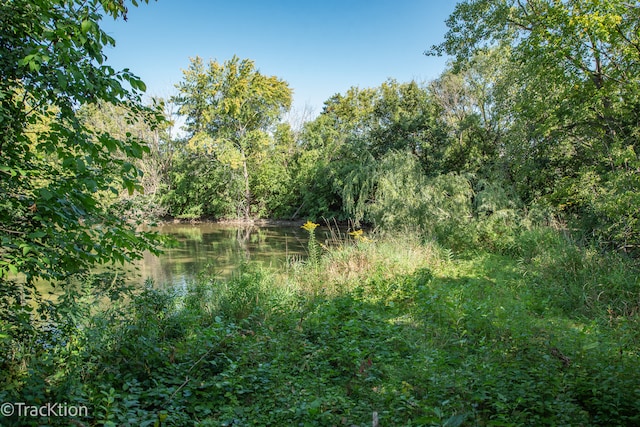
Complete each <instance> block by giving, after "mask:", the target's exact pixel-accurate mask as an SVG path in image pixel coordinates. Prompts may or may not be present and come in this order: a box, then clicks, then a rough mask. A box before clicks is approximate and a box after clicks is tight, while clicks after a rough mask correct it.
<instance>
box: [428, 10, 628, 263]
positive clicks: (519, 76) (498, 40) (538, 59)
mask: <svg viewBox="0 0 640 427" xmlns="http://www.w3.org/2000/svg"><path fill="white" fill-rule="evenodd" d="M639 10H640V9H638V8H637V7H636V6H634V5H631V4H629V3H628V2H624V1H618V0H612V1H587V2H579V1H569V2H556V1H548V0H545V1H535V2H534V1H525V2H519V1H518V2H515V1H493V0H475V1H466V2H462V3H460V4H458V5H457V6H456V9H455V11H454V13H453V14H452V15H451V17H450V18H449V19H448V21H447V25H448V27H449V31H448V33H447V34H446V35H445V41H444V42H443V43H442V44H440V45H438V46H435V47H434V48H433V49H432V51H431V53H444V52H446V53H448V54H451V55H454V56H455V57H456V62H455V64H454V70H456V71H460V72H462V73H465V72H467V71H465V70H469V69H473V68H474V67H475V65H474V61H476V59H477V58H478V56H480V57H482V56H486V55H487V52H489V53H488V54H489V55H492V53H491V49H498V52H501V53H502V57H503V58H509V59H510V60H509V62H502V61H495V63H496V64H497V65H498V71H497V72H494V73H493V75H495V76H497V77H498V79H497V80H495V83H496V85H495V86H494V87H493V88H491V92H492V94H493V96H494V99H495V105H496V106H497V107H498V109H497V111H498V113H499V114H498V117H503V118H505V119H506V118H508V119H507V120H503V121H502V122H498V123H499V124H500V126H499V128H498V130H499V133H498V135H504V136H503V137H502V138H501V139H502V141H504V143H503V144H501V145H502V150H501V151H502V153H501V154H502V160H501V163H502V164H503V165H504V167H503V169H504V170H506V171H507V177H508V179H509V181H510V182H511V183H513V184H514V186H515V187H516V188H517V190H518V193H519V195H520V197H521V198H522V199H523V200H524V201H525V202H526V203H536V202H539V201H543V203H546V204H548V205H550V206H552V207H554V208H555V209H556V210H557V211H559V212H561V213H562V214H563V215H564V217H565V218H567V219H568V220H569V221H571V222H572V223H573V224H575V225H578V226H580V227H581V228H583V229H584V230H585V232H586V233H587V234H590V235H591V236H594V237H595V238H596V239H597V240H598V241H599V242H600V243H602V244H605V245H606V246H607V247H610V248H616V249H619V250H623V251H626V252H631V253H633V252H635V251H636V248H637V242H636V239H635V237H633V236H637V235H638V229H637V224H638V223H637V220H636V218H635V217H636V215H635V212H637V211H638V204H637V200H636V199H635V197H633V195H632V194H635V193H637V192H638V187H637V185H638V182H637V180H636V179H635V178H634V176H637V173H630V171H631V169H629V166H630V165H635V164H637V161H638V156H637V153H638V145H637V143H638V138H637V122H638V117H639V114H640V110H639V109H638V105H640V102H639V100H640V92H639V91H638V75H639V74H638V71H639V70H640V55H639V51H638V48H637V47H638V44H639V39H638V34H640V33H639V31H638V29H639V28H638V25H639V24H638V22H639V21H640V20H639V19H638V17H639V15H638V13H639ZM482 70H484V71H483V74H485V75H487V76H491V75H492V73H491V72H490V71H489V72H486V71H487V68H486V67H484V68H482ZM488 80H489V81H491V78H490V77H489V78H488ZM505 137H506V138H505ZM631 168H632V169H633V166H631Z"/></svg>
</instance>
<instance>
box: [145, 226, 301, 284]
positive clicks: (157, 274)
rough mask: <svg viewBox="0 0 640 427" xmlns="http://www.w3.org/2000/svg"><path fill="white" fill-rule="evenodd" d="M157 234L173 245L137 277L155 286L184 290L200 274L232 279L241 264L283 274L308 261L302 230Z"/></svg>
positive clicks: (177, 229) (166, 230)
mask: <svg viewBox="0 0 640 427" xmlns="http://www.w3.org/2000/svg"><path fill="white" fill-rule="evenodd" d="M158 231H159V232H160V233H162V234H164V235H168V236H170V237H172V238H173V239H174V240H175V244H174V245H173V247H170V248H167V249H165V252H164V254H162V255H160V256H155V255H153V254H151V253H147V254H145V256H144V259H142V260H141V261H140V262H138V263H137V265H136V266H137V267H138V270H139V271H138V277H137V279H135V280H139V281H144V280H146V279H147V278H150V279H152V280H153V281H154V283H155V284H156V285H157V286H161V287H164V286H184V285H185V284H186V283H188V282H190V281H192V280H194V279H195V278H196V277H197V275H198V274H200V273H202V274H206V275H214V276H217V277H220V278H224V277H228V276H229V275H230V274H231V273H232V271H233V270H235V269H236V268H237V267H238V266H239V265H240V264H241V263H242V262H257V263H260V264H262V265H264V266H268V267H276V268H282V267H284V266H285V265H286V264H287V262H289V261H291V260H292V259H300V258H304V257H305V256H306V245H307V233H306V232H305V231H304V230H302V229H300V228H299V227H275V226H261V227H257V226H243V227H238V226H229V225H221V224H193V225H192V224H167V225H163V226H161V227H159V228H158Z"/></svg>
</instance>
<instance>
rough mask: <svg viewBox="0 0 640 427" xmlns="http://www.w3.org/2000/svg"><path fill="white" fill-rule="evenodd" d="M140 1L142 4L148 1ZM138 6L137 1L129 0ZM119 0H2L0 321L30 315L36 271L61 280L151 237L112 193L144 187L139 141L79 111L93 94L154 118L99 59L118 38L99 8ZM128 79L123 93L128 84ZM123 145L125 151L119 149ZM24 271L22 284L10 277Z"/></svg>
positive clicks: (117, 13) (150, 242)
mask: <svg viewBox="0 0 640 427" xmlns="http://www.w3.org/2000/svg"><path fill="white" fill-rule="evenodd" d="M144 1H145V3H146V2H147V1H148V0H144ZM130 3H131V4H132V5H134V6H136V5H137V1H135V0H131V2H130ZM126 13H127V7H126V4H125V2H124V1H123V0H11V1H6V0H3V1H1V2H0V22H2V27H1V30H0V99H1V105H0V224H1V225H0V240H1V245H0V306H1V307H0V311H1V313H0V320H4V321H7V322H8V323H5V324H0V325H2V326H3V327H4V326H6V325H7V324H11V323H12V322H18V321H21V320H20V319H24V315H25V313H27V315H26V317H27V318H29V314H28V313H29V312H30V310H31V309H30V306H29V304H28V303H26V302H25V299H28V298H29V297H30V296H35V297H37V295H38V292H37V291H36V288H35V282H36V281H37V280H38V279H44V280H47V281H52V282H54V283H57V284H58V285H60V286H63V287H64V286H65V285H66V284H67V283H68V282H69V281H70V280H71V279H72V278H74V277H78V276H82V275H84V274H86V273H87V272H88V270H89V269H90V268H91V267H92V266H95V265H97V264H104V263H114V262H121V263H125V262H127V261H130V260H132V259H134V258H137V257H140V256H142V252H143V251H144V250H146V249H153V248H155V245H156V243H157V241H156V239H155V237H154V236H153V235H152V234H148V233H139V232H137V231H136V228H135V224H128V223H127V220H126V218H124V217H123V216H121V215H120V213H119V210H118V209H117V208H116V207H114V206H113V205H112V204H111V203H110V202H109V201H110V198H109V197H108V195H109V194H118V193H119V192H120V190H121V189H122V188H126V189H127V190H128V191H129V192H134V191H136V190H139V189H140V185H139V181H138V180H139V178H140V173H139V171H138V169H137V168H136V167H135V166H134V164H133V161H134V160H135V159H139V158H140V157H141V156H142V154H143V153H144V152H145V151H147V148H146V147H145V146H144V144H142V143H141V142H140V141H138V140H136V139H135V138H133V137H132V136H129V135H127V136H126V137H125V138H121V139H119V138H114V137H113V136H111V135H110V134H108V133H106V132H98V131H93V130H91V129H89V128H87V127H86V126H85V124H83V123H82V122H81V120H80V119H79V118H78V117H77V115H76V112H77V111H78V108H80V107H82V106H84V105H89V104H94V103H96V102H98V101H104V102H107V103H112V104H114V105H126V106H127V108H128V109H129V110H130V111H132V112H134V113H135V115H134V117H132V118H131V120H135V119H136V117H140V115H142V112H145V114H144V116H145V117H151V119H152V121H154V120H156V119H157V117H155V115H154V114H153V112H152V111H151V110H149V109H146V108H144V107H143V106H142V105H141V102H140V94H141V92H142V91H144V89H145V87H144V83H142V81H140V79H138V78H137V77H136V76H135V75H133V74H132V73H131V72H129V71H128V70H123V71H119V72H116V71H115V70H114V69H113V68H112V67H110V66H108V65H105V60H106V56H105V55H104V53H103V48H104V47H105V46H110V45H114V44H115V41H114V39H113V38H111V37H110V36H109V35H108V34H106V33H105V32H104V31H103V30H102V29H101V28H100V26H99V22H100V20H101V19H102V17H103V14H108V15H109V16H111V17H113V18H114V19H117V18H124V19H126ZM128 86H129V87H130V89H129V88H128ZM117 153H121V154H122V155H121V156H118V155H116V154H117ZM15 274H21V275H24V277H25V281H26V284H25V286H24V287H20V286H18V285H17V284H16V283H15V282H14V281H13V280H11V279H10V278H11V277H12V275H15Z"/></svg>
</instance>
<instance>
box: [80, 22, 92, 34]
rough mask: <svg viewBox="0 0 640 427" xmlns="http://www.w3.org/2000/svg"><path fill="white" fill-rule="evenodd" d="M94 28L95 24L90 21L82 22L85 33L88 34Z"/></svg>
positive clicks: (81, 25) (81, 26)
mask: <svg viewBox="0 0 640 427" xmlns="http://www.w3.org/2000/svg"><path fill="white" fill-rule="evenodd" d="M92 26H93V23H92V22H91V21H89V20H84V21H82V23H81V24H80V29H81V30H82V32H83V33H88V32H89V30H91V27H92Z"/></svg>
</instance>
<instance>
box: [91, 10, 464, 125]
mask: <svg viewBox="0 0 640 427" xmlns="http://www.w3.org/2000/svg"><path fill="white" fill-rule="evenodd" d="M455 3H456V2H455V1H454V0H342V1H339V0H279V1H276V0H226V1H219V0H158V1H157V2H155V1H154V0H151V1H150V3H149V4H142V5H140V6H139V7H138V8H134V7H131V8H130V11H129V16H128V21H127V22H124V21H122V20H120V21H115V22H114V21H113V20H112V19H110V18H105V19H104V21H103V23H102V26H103V28H104V29H105V31H107V33H109V34H110V35H111V36H113V37H114V38H115V39H116V47H115V48H110V49H107V50H106V51H105V53H106V54H107V56H108V63H109V64H110V65H112V66H113V67H114V68H117V69H123V68H129V69H131V71H132V72H134V73H135V74H136V75H138V76H140V77H141V78H142V79H143V80H144V81H145V83H146V84H147V93H148V94H149V95H154V96H164V97H167V96H169V95H171V94H173V93H174V92H175V89H174V85H175V84H176V83H178V82H179V81H180V79H181V78H182V70H183V69H185V68H187V67H188V65H189V58H192V57H195V56H200V57H202V58H204V59H205V60H209V59H217V60H218V61H220V62H223V61H225V60H227V59H230V58H231V57H232V56H233V55H234V54H235V55H237V56H239V57H240V58H249V59H252V60H254V61H255V63H256V66H257V68H258V69H259V70H260V72H262V73H263V74H267V75H275V76H278V77H279V78H281V79H284V80H286V81H287V82H289V85H290V86H291V87H292V88H293V90H294V108H296V109H298V110H301V109H302V108H304V107H305V106H308V107H310V108H311V109H312V110H313V111H314V112H315V113H319V112H320V110H321V109H322V105H323V102H324V101H325V100H327V99H328V98H329V97H330V96H332V95H333V94H335V93H344V92H345V91H346V90H347V89H348V88H349V87H351V86H359V87H375V86H378V85H380V84H381V83H382V82H384V81H385V80H386V79H387V78H395V79H397V80H398V81H401V82H404V81H410V80H412V79H415V80H418V81H423V80H424V81H428V80H431V79H433V78H435V77H437V76H438V75H439V74H440V73H441V72H442V71H443V69H444V67H445V58H435V57H427V56H425V55H423V52H424V51H425V50H426V49H428V48H429V47H430V46H431V45H433V44H435V43H439V42H440V41H442V38H443V36H444V33H445V31H446V26H445V24H444V21H445V19H446V18H447V17H448V16H449V14H450V13H451V12H452V11H453V9H454V7H455Z"/></svg>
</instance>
